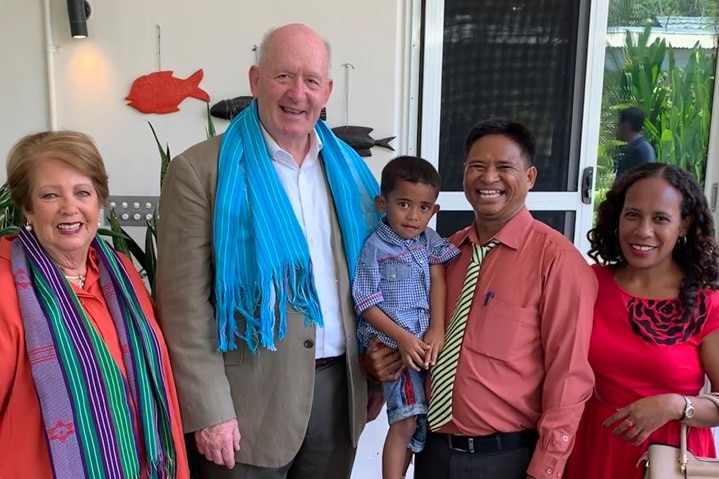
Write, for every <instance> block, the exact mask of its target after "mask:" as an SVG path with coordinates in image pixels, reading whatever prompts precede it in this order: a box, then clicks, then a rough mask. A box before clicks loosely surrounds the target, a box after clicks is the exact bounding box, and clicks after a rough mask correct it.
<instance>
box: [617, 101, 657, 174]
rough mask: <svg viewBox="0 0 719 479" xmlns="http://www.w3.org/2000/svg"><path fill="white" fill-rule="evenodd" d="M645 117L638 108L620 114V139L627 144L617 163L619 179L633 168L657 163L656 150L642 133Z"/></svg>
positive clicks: (618, 129)
mask: <svg viewBox="0 0 719 479" xmlns="http://www.w3.org/2000/svg"><path fill="white" fill-rule="evenodd" d="M644 117H645V115H644V112H643V111H642V110H641V108H639V107H636V106H632V107H629V108H627V109H625V110H622V111H621V112H619V125H618V127H617V133H618V136H619V139H620V140H622V141H625V142H626V143H627V144H626V145H624V146H623V147H622V149H621V151H620V155H619V160H618V161H617V175H616V178H617V179H619V178H621V177H622V175H623V174H624V173H626V172H627V171H629V170H631V169H632V168H636V167H637V166H639V165H643V164H645V163H654V162H655V161H656V154H655V153H654V148H653V147H652V145H651V144H650V143H649V142H648V141H647V140H646V138H644V136H643V135H642V133H641V131H642V128H644Z"/></svg>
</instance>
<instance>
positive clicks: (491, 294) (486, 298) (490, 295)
mask: <svg viewBox="0 0 719 479" xmlns="http://www.w3.org/2000/svg"><path fill="white" fill-rule="evenodd" d="M492 298H494V291H487V294H485V295H484V303H482V306H487V304H488V303H489V300H490V299H492Z"/></svg>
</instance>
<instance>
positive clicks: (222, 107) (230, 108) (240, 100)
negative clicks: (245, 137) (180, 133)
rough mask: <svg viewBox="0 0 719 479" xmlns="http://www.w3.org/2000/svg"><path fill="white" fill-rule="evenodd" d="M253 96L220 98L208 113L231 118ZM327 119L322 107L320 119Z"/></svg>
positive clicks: (247, 103) (248, 102)
mask: <svg viewBox="0 0 719 479" xmlns="http://www.w3.org/2000/svg"><path fill="white" fill-rule="evenodd" d="M252 99H253V97H252V96H250V95H242V96H236V97H235V98H229V99H226V100H220V101H218V102H217V103H215V104H214V105H212V107H211V108H210V115H212V116H214V117H215V118H222V119H223V120H232V119H233V118H234V117H235V116H237V115H238V114H239V113H240V112H241V111H242V110H244V109H245V108H247V107H248V106H250V103H252ZM326 119H327V109H326V108H322V111H320V120H326Z"/></svg>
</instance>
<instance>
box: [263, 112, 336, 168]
mask: <svg viewBox="0 0 719 479" xmlns="http://www.w3.org/2000/svg"><path fill="white" fill-rule="evenodd" d="M260 129H261V130H262V136H263V137H264V138H265V144H266V145H267V152H268V153H269V154H270V158H272V160H273V161H277V162H279V163H282V164H284V165H287V166H293V167H295V168H299V167H298V166H297V163H296V162H295V159H294V158H292V155H290V154H289V153H288V152H287V151H285V150H283V149H282V148H280V145H278V144H277V142H276V141H275V140H274V138H272V137H271V136H270V133H269V132H268V131H267V130H266V129H265V127H264V126H263V125H262V123H260ZM321 150H322V142H321V141H320V137H319V136H318V135H317V132H316V131H315V130H312V133H310V149H309V151H308V152H307V157H306V159H305V161H304V162H303V163H302V164H303V165H305V164H307V165H311V164H312V163H314V162H315V161H317V158H318V157H319V154H320V151H321Z"/></svg>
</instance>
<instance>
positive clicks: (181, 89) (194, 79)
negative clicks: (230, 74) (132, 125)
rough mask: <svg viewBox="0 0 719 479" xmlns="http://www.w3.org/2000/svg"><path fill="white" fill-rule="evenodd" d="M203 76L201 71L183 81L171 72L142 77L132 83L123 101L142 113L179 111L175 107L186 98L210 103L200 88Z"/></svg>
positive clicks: (205, 93) (207, 96) (208, 96)
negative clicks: (189, 97)
mask: <svg viewBox="0 0 719 479" xmlns="http://www.w3.org/2000/svg"><path fill="white" fill-rule="evenodd" d="M203 76H204V72H203V71H202V69H199V70H197V71H196V72H195V73H193V74H192V75H191V76H190V77H188V78H186V79H184V80H183V79H181V78H177V77H174V76H172V71H160V72H154V73H150V74H149V75H143V76H141V77H138V78H137V79H135V81H134V82H132V86H131V87H130V93H128V94H127V96H126V97H125V100H127V101H128V102H129V103H128V105H129V106H131V107H133V108H135V109H136V110H139V111H141V112H142V113H173V112H176V111H180V109H179V108H178V107H177V106H178V105H179V104H180V103H182V101H183V100H184V99H185V98H187V97H188V96H191V97H192V98H197V99H198V100H202V101H205V102H209V101H210V95H208V94H207V92H206V91H204V90H203V89H201V88H200V82H201V81H202V77H203Z"/></svg>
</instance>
